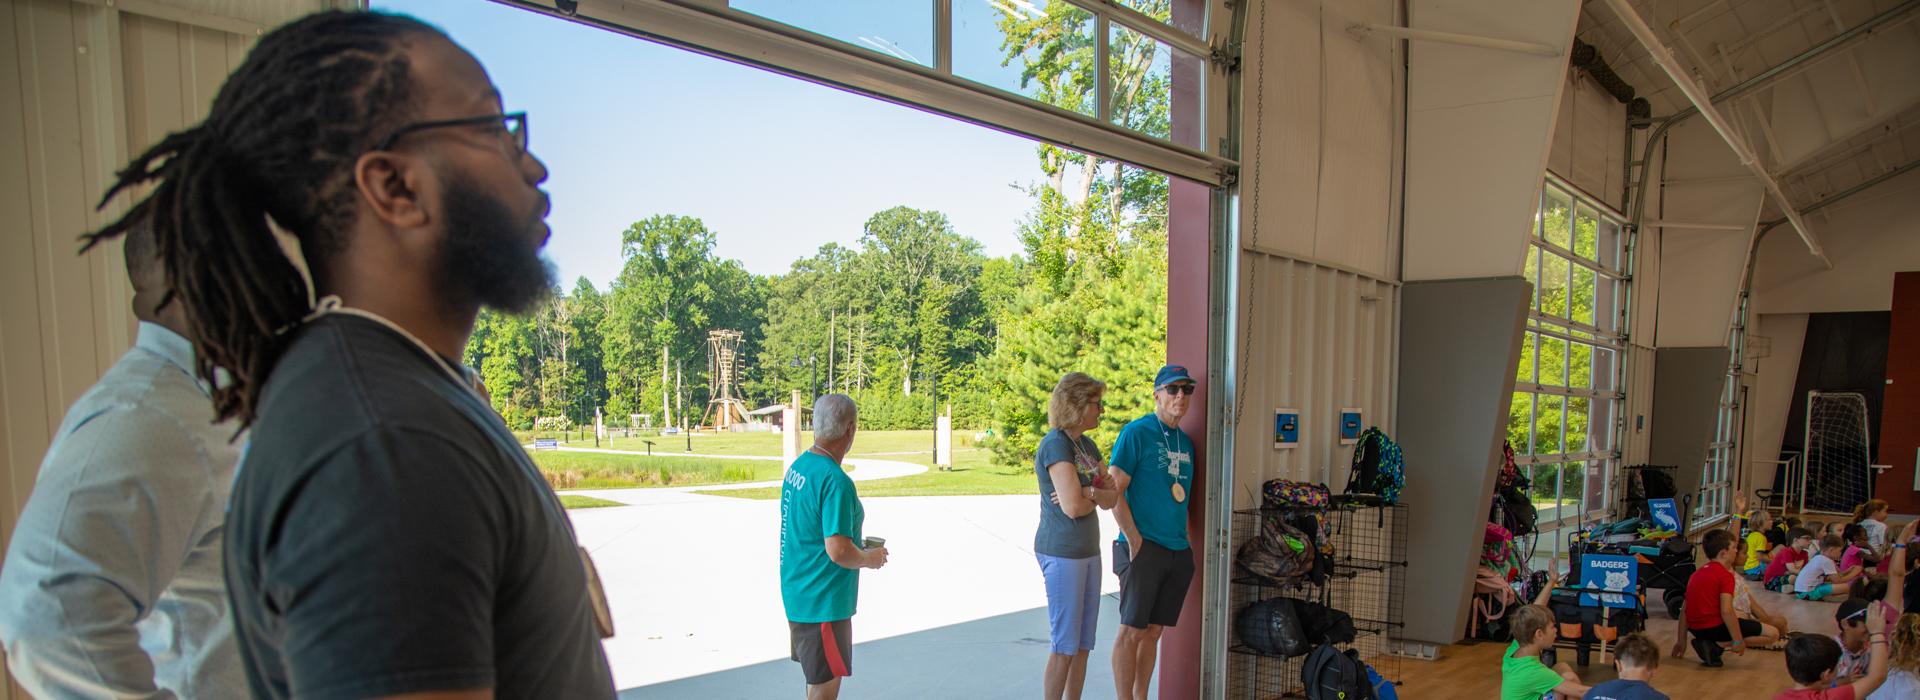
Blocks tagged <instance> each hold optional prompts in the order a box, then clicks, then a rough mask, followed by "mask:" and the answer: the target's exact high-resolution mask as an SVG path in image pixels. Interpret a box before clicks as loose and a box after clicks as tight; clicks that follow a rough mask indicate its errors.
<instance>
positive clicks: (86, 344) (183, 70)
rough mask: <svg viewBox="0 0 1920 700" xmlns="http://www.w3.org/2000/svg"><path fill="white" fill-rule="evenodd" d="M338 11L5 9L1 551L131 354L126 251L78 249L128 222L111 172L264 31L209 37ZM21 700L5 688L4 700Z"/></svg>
mask: <svg viewBox="0 0 1920 700" xmlns="http://www.w3.org/2000/svg"><path fill="white" fill-rule="evenodd" d="M346 4H351V3H346ZM328 5H329V3H328V2H325V1H323V0H267V1H263V2H253V1H249V2H194V1H191V0H130V1H127V2H117V3H113V4H112V6H109V4H108V3H106V2H104V1H99V2H96V1H92V0H6V3H5V4H4V5H0V56H4V57H5V60H6V61H7V62H8V64H9V66H10V69H9V70H5V71H0V97H3V98H4V99H0V458H3V459H4V463H0V547H3V546H5V543H6V542H7V541H9V540H11V538H12V533H13V521H14V519H15V518H16V517H17V516H18V514H19V512H20V508H21V507H22V506H23V505H24V504H25V502H26V498H27V495H28V494H29V493H30V492H31V491H32V488H33V482H34V478H35V476H36V474H37V472H38V470H39V465H40V459H41V457H42V456H43V455H44V454H45V452H46V448H47V444H48V442H49V440H50V438H51V435H52V433H53V431H54V429H55V428H57V427H58V426H59V422H60V420H61V417H62V416H63V415H64V413H65V411H66V408H67V406H68V405H70V404H71V403H72V402H73V401H74V400H75V399H77V398H78V397H79V395H80V394H81V393H82V392H85V391H86V390H87V388H88V387H89V386H91V385H92V384H93V382H94V381H95V380H96V379H98V378H99V376H100V374H101V373H102V372H103V371H105V369H106V368H107V367H108V366H110V365H111V364H112V363H113V362H114V361H115V360H116V359H118V358H119V356H120V354H121V353H123V352H125V350H126V348H127V347H128V346H129V345H131V343H132V338H133V328H134V321H133V318H132V314H131V312H130V311H129V309H128V306H127V302H128V300H129V298H130V292H129V290H128V288H127V282H126V275H125V272H124V266H123V264H122V262H121V257H120V250H119V247H118V246H117V245H113V246H107V247H105V248H103V249H100V250H96V251H94V252H92V253H89V254H88V255H86V256H84V257H82V256H78V255H75V252H76V251H77V250H78V249H79V243H78V242H77V240H76V236H78V235H79V234H81V233H82V232H85V231H88V230H92V229H94V228H97V227H98V226H99V225H100V224H101V223H102V222H103V221H105V220H106V217H107V216H108V215H111V214H114V213H117V212H118V211H119V209H118V207H116V208H114V209H110V210H109V211H108V212H107V213H106V214H101V213H96V212H95V211H94V209H93V205H94V203H95V202H96V201H97V200H98V198H99V196H100V193H101V192H103V191H105V188H106V185H107V182H108V180H109V178H110V177H111V175H112V173H113V171H114V170H115V169H117V168H119V167H120V166H121V165H123V164H124V163H125V162H126V160H127V159H128V158H129V156H130V154H131V151H133V150H136V149H143V148H145V147H146V146H147V145H149V144H151V143H153V142H154V141H157V140H158V139H159V138H160V137H162V136H164V135H165V134H166V133H167V132H169V131H172V130H176V129H179V128H182V127H184V126H187V125H189V124H191V123H192V122H194V121H197V120H198V119H199V117H200V115H202V114H203V113H204V112H205V110H206V108H207V105H208V104H209V103H210V102H212V99H213V95H214V93H215V92H216V91H217V90H218V89H219V86H220V83H221V82H222V81H223V80H225V79H226V76H227V74H228V73H229V72H230V71H231V70H232V69H233V68H234V67H235V66H237V65H238V64H239V62H240V61H241V60H242V59H243V58H244V57H245V54H246V51H247V49H248V48H249V47H250V46H251V45H252V42H253V41H254V40H255V38H256V37H255V36H254V34H255V33H257V32H256V30H251V29H249V30H248V33H246V34H234V33H232V32H230V31H222V30H219V29H212V28H209V27H223V28H227V29H246V28H249V27H257V26H270V25H271V24H277V23H278V22H279V21H284V20H286V19H291V18H293V17H297V16H299V15H301V14H304V13H306V12H309V11H312V10H315V9H320V8H322V7H326V6H328ZM158 17H169V18H172V19H173V20H180V21H172V20H170V19H158ZM181 22H186V23H181ZM25 697H26V694H25V693H24V692H22V691H20V690H19V688H18V687H17V686H15V685H13V683H12V682H11V680H10V679H9V680H8V681H7V682H6V683H4V684H0V700H12V699H13V698H25Z"/></svg>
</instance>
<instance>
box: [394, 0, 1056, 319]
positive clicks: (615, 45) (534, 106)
mask: <svg viewBox="0 0 1920 700" xmlns="http://www.w3.org/2000/svg"><path fill="white" fill-rule="evenodd" d="M988 2H989V0H960V1H958V2H956V3H955V5H956V24H957V26H959V25H960V24H961V21H962V20H965V22H964V26H961V28H960V29H959V30H958V32H957V33H958V34H959V38H957V39H956V42H955V43H956V47H955V65H956V72H960V73H962V74H966V75H970V76H975V77H977V78H979V79H981V80H983V82H987V83H989V84H993V85H997V86H1001V87H1006V88H1016V87H1017V84H1018V72H1017V70H1015V69H1008V68H1002V67H1000V66H999V65H998V63H999V56H998V43H999V39H998V37H997V34H996V33H995V30H994V29H993V28H992V25H991V17H992V13H993V12H997V11H996V10H993V9H992V8H991V7H990V6H989V5H988V4H987V3H988ZM923 4H924V5H928V6H930V5H931V3H930V2H929V3H913V2H896V1H895V0H864V1H859V2H845V3H841V4H834V3H812V2H799V1H798V0H735V6H738V7H750V8H753V9H754V10H755V11H757V12H760V13H762V14H765V15H768V16H770V17H774V18H776V19H783V20H787V21H790V22H792V23H795V24H802V23H805V24H806V25H807V26H808V27H809V28H811V29H816V30H819V31H822V32H824V33H827V34H829V35H833V36H836V37H839V38H843V39H849V40H855V41H858V40H859V37H862V36H865V37H869V38H877V39H879V40H880V42H881V43H883V44H884V46H883V48H886V49H888V50H897V51H900V52H902V53H903V54H906V55H911V56H913V57H914V58H916V59H918V60H921V61H923V62H924V61H931V60H932V56H931V45H932V40H931V29H930V24H922V22H923V21H927V20H924V19H923V18H925V17H927V16H928V15H927V14H926V12H928V11H923V10H922V9H921V6H922V5H923ZM1034 4H1038V5H1041V6H1044V5H1045V3H1044V2H1039V3H1034ZM374 7H376V8H379V9H384V10H390V11H395V12H404V13H407V14H411V15H414V16H416V17H419V18H421V19H424V20H426V21H428V22H431V23H433V24H435V25H437V26H439V27H441V28H442V29H444V30H446V31H447V33H448V34H450V35H451V36H452V37H453V38H454V40H455V41H458V42H459V43H460V44H461V45H462V46H464V47H466V49H467V50H468V51H470V52H472V53H473V54H474V55H475V56H477V57H479V59H480V61H481V63H482V64H484V65H485V66H486V67H487V70H488V72H489V73H490V74H491V75H492V77H493V81H494V83H495V84H496V85H498V86H499V87H500V90H501V92H502V93H503V94H504V95H505V101H506V108H507V109H508V110H509V111H513V110H525V111H527V112H528V113H529V116H528V121H529V126H528V130H529V132H530V135H531V137H532V148H533V151H534V153H535V154H537V155H538V156H540V158H541V159H542V160H544V161H545V162H546V164H547V167H548V168H549V169H550V170H551V172H552V175H551V178H550V179H549V180H548V182H547V185H546V188H547V190H548V192H550V193H551V194H552V196H553V205H554V208H553V213H552V214H551V215H550V217H549V218H548V223H549V224H550V225H551V226H552V227H553V232H554V236H553V239H552V242H551V243H549V245H548V249H547V253H548V255H549V257H551V259H552V260H553V261H554V263H555V264H556V265H557V266H558V267H559V271H560V279H561V281H562V283H563V285H564V286H566V287H568V288H571V287H572V285H573V280H574V279H575V278H577V277H580V276H583V275H584V276H586V277H587V278H588V279H591V280H593V282H594V284H595V285H598V286H599V287H600V288H601V289H605V288H606V286H607V283H608V282H609V281H610V280H612V279H613V277H614V276H615V275H617V274H618V273H619V270H620V266H621V260H620V257H619V245H620V232H621V231H623V230H625V229H626V227H627V225H628V224H631V223H633V222H635V221H639V220H642V219H645V218H647V217H649V216H652V215H655V214H680V215H685V216H693V217H697V218H700V219H702V220H704V221H705V222H706V224H707V227H708V228H709V229H710V230H712V231H714V232H716V234H717V238H718V240H719V244H718V253H719V255H720V256H721V257H726V258H733V259H737V260H740V261H741V262H742V263H744V264H745V265H746V268H747V269H748V270H749V271H752V272H754V273H757V274H779V273H784V272H786V271H787V269H788V265H789V264H790V263H791V262H792V261H793V260H795V259H797V258H801V257H806V256H809V255H812V254H813V252H814V251H815V250H816V249H818V248H819V246H820V245H821V244H824V243H827V242H829V241H837V242H840V243H842V244H850V243H852V242H854V241H856V240H857V239H858V238H859V235H860V227H861V224H863V223H864V222H865V221H866V220H867V218H868V217H869V216H871V215H872V214H874V213H875V212H878V211H880V210H882V209H886V208H888V207H892V206H895V205H906V206H911V207H915V208H920V209H935V210H939V211H942V212H945V213H946V214H947V215H948V217H950V218H951V220H952V221H953V223H954V226H955V228H956V229H957V230H958V231H959V232H960V233H961V234H964V235H967V236H970V237H972V238H974V239H976V240H979V241H980V242H981V243H982V244H983V245H984V246H985V248H986V252H987V253H988V254H989V255H995V256H998V255H1006V254H1010V253H1014V252H1018V251H1019V249H1020V245H1019V242H1018V240H1017V238H1016V237H1015V232H1016V231H1017V228H1018V225H1019V222H1020V220H1021V218H1022V217H1023V216H1024V215H1025V213H1026V211H1027V208H1028V204H1029V199H1028V197H1027V195H1026V194H1025V192H1024V191H1022V190H1020V189H1017V188H1016V187H1015V185H1026V184H1031V183H1033V182H1036V181H1038V180H1040V179H1041V177H1042V174H1041V172H1040V170H1039V167H1038V161H1037V159H1036V158H1035V156H1034V143H1033V142H1031V141H1028V140H1025V139H1022V138H1019V137H1015V136H1010V135H1007V134H1003V133H1000V132H996V131H992V130H989V129H985V128H982V127H978V126H973V125H970V124H963V123H961V122H958V121H954V120H952V119H948V118H945V117H940V116H936V115H932V114H927V113H924V112H920V111H917V110H913V109H908V108H905V107H900V106H898V105H893V104H888V103H883V102H880V101H877V100H873V99H870V98H866V97H862V96H858V95H853V94H849V93H846V92H841V91H839V90H834V89H831V88H826V87H822V86H819V85H814V84H812V83H807V82H804V81H800V80H795V79H792V78H787V77H783V76H779V75H774V74H772V73H768V72H765V71H762V70H758V69H754V68H748V67H744V66H740V65H736V64H732V63H728V62H725V61H721V60H717V59H713V58H708V57H705V56H699V55H695V54H692V53H689V52H686V51H682V50H679V49H674V48H669V47H665V46H660V45H657V44H652V43H648V42H645V41H641V40H638V39H633V38H629V37H624V36H619V35H615V34H613V33H610V32H605V31H602V30H598V29H593V28H589V27H585V26H581V25H577V24H573V23H570V22H565V21H560V20H557V19H553V18H549V17H545V16H541V15H536V14H533V13H529V12H526V11H524V10H518V9H514V8H510V7H505V6H501V5H495V4H492V3H488V2H481V1H479V0H377V1H376V2H374ZM821 8H831V9H830V10H822V9H821ZM983 8H984V9H983ZM822 12H824V13H825V14H820V13H822ZM799 13H810V14H809V16H806V17H802V16H801V15H800V14H799ZM812 14H819V16H812ZM916 15H917V16H916ZM863 45H865V44H863Z"/></svg>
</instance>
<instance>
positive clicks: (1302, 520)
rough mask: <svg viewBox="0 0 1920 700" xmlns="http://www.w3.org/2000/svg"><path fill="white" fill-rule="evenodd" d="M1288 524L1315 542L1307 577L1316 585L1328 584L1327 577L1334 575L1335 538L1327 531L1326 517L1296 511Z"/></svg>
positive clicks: (1288, 519)
mask: <svg viewBox="0 0 1920 700" xmlns="http://www.w3.org/2000/svg"><path fill="white" fill-rule="evenodd" d="M1287 524H1288V525H1291V526H1292V527H1293V529H1295V530H1299V531H1300V532H1301V533H1303V534H1305V535H1306V536H1307V539H1308V540H1310V541H1312V542H1313V547H1314V553H1315V555H1316V556H1314V558H1313V564H1312V565H1311V566H1309V567H1307V572H1306V578H1307V581H1308V582H1309V583H1312V584H1314V585H1316V586H1324V585H1326V584H1327V578H1328V577H1330V576H1332V575H1333V538H1332V537H1331V536H1330V533H1328V532H1327V521H1326V518H1325V517H1323V516H1321V515H1320V514H1319V513H1313V512H1307V513H1295V514H1294V515H1293V517H1290V518H1287Z"/></svg>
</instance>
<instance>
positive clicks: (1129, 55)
mask: <svg viewBox="0 0 1920 700" xmlns="http://www.w3.org/2000/svg"><path fill="white" fill-rule="evenodd" d="M1111 27H1112V29H1111V30H1110V31H1109V32H1108V36H1109V40H1108V42H1107V73H1108V76H1109V78H1108V79H1109V80H1111V81H1112V85H1111V90H1112V93H1111V94H1112V100H1111V104H1110V105H1109V110H1110V111H1109V112H1108V114H1109V115H1110V120H1111V121H1112V122H1113V123H1114V124H1117V125H1119V126H1123V127H1126V128H1128V129H1132V130H1134V131H1138V132H1140V133H1143V134H1146V135H1148V136H1156V137H1159V138H1163V139H1165V138H1171V137H1172V136H1173V131H1172V129H1171V122H1169V116H1168V115H1169V114H1170V112H1169V108H1170V107H1171V105H1172V104H1173V59H1174V54H1175V50H1174V48H1173V47H1171V46H1168V45H1166V44H1162V43H1160V42H1159V41H1157V40H1155V39H1153V38H1151V37H1148V36H1147V35H1145V34H1141V33H1139V32H1136V31H1133V30H1131V29H1128V28H1126V27H1122V26H1120V25H1117V24H1115V25H1111ZM1180 58H1181V62H1182V64H1189V63H1190V62H1192V61H1194V60H1197V59H1195V58H1193V57H1192V56H1190V55H1186V54H1181V56H1180ZM1195 133H1198V132H1197V131H1196V132H1195ZM1181 145H1184V146H1192V147H1198V146H1199V144H1197V143H1186V144H1181Z"/></svg>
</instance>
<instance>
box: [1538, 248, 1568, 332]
mask: <svg viewBox="0 0 1920 700" xmlns="http://www.w3.org/2000/svg"><path fill="white" fill-rule="evenodd" d="M1540 257H1541V261H1540V313H1543V314H1546V315H1548V316H1552V317H1554V318H1566V317H1567V268H1569V267H1571V266H1572V263H1569V262H1567V259H1566V258H1563V257H1560V256H1558V255H1555V254H1553V253H1551V252H1543V253H1542V254H1541V256H1540Z"/></svg>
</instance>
